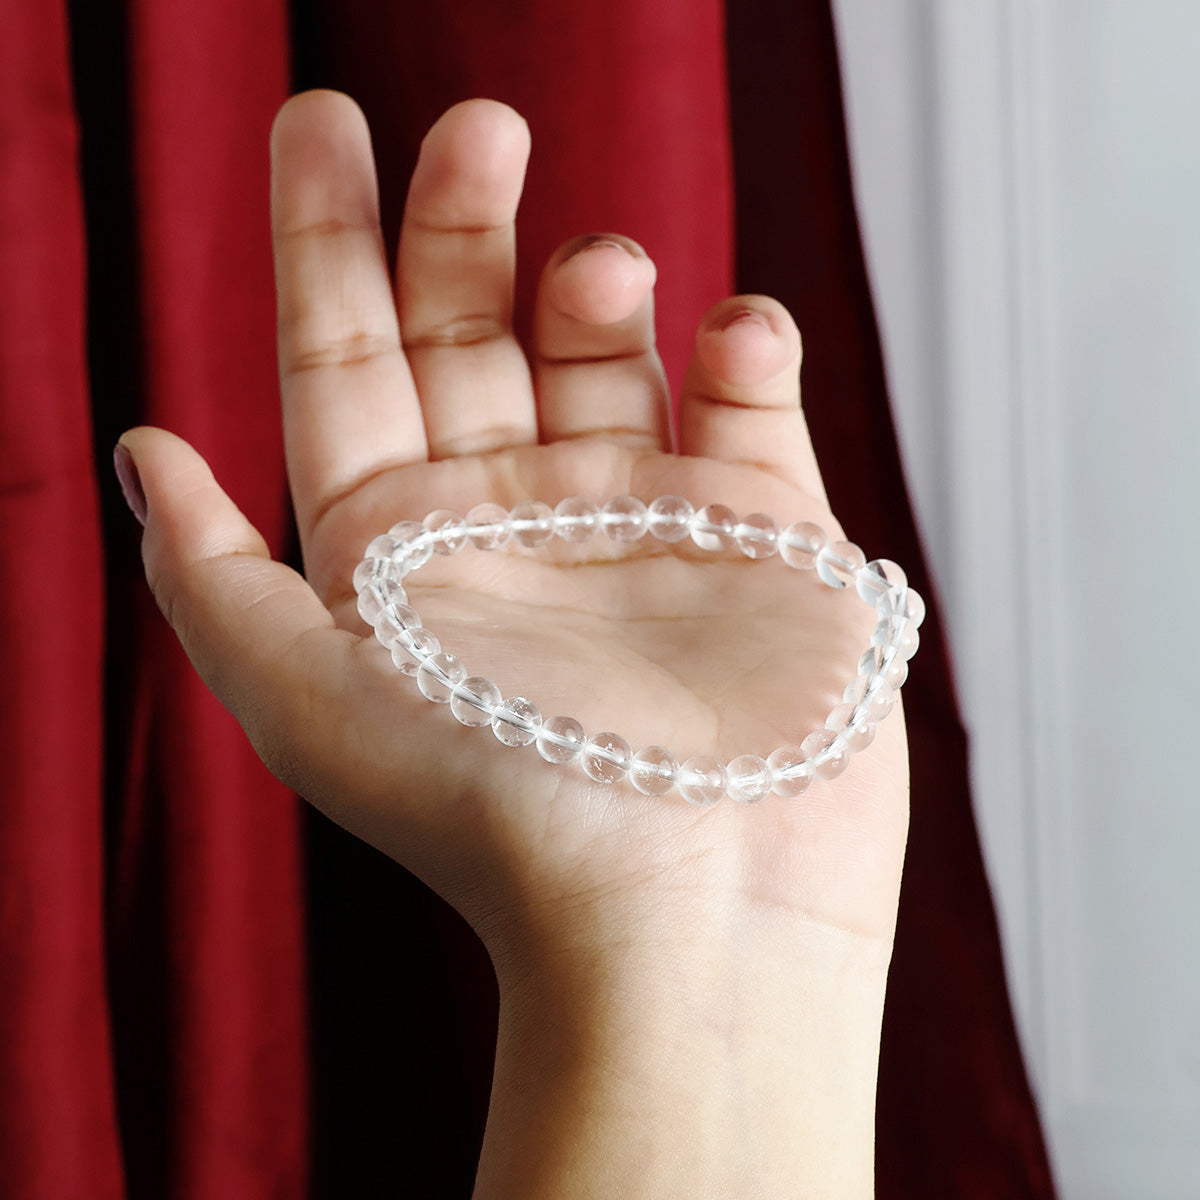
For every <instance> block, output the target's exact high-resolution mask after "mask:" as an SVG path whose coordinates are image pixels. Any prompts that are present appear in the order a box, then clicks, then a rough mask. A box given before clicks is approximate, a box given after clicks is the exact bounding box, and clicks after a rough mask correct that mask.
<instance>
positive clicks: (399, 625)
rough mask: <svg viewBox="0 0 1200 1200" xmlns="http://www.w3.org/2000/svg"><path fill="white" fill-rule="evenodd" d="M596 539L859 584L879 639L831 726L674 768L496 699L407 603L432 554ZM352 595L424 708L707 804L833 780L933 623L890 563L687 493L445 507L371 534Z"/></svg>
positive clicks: (563, 760)
mask: <svg viewBox="0 0 1200 1200" xmlns="http://www.w3.org/2000/svg"><path fill="white" fill-rule="evenodd" d="M600 532H603V533H604V534H606V535H607V536H608V537H610V538H611V539H612V540H613V541H616V542H633V541H637V540H638V539H639V538H642V537H646V536H650V537H654V538H655V539H657V540H658V541H661V542H664V543H667V544H673V543H677V542H682V541H684V540H687V539H690V540H691V541H692V543H693V544H695V545H696V546H697V547H699V548H700V549H701V550H709V551H719V550H727V549H729V548H731V547H735V546H736V547H737V549H738V550H740V551H741V553H742V554H744V555H745V556H746V557H747V558H749V559H753V560H759V559H765V558H771V557H773V556H774V555H776V554H778V555H779V556H780V557H781V558H782V559H783V561H784V562H785V563H786V564H787V565H788V566H789V567H792V568H794V569H796V570H801V571H803V570H812V571H813V572H814V573H815V575H816V576H817V578H818V579H819V580H820V581H821V583H823V584H824V585H825V586H826V587H829V588H833V589H844V588H847V587H849V586H850V585H851V584H853V585H854V587H855V590H856V591H857V592H858V594H859V596H861V597H862V599H863V600H864V601H865V602H866V603H868V604H870V605H871V606H872V607H873V608H874V609H875V616H876V624H875V629H874V631H873V633H872V635H871V644H870V646H869V647H868V648H867V650H866V651H865V652H864V653H863V656H862V658H861V659H860V660H859V664H858V674H857V675H856V676H855V678H854V680H853V682H852V683H851V684H850V685H849V686H848V687H847V688H846V690H845V693H844V694H843V696H842V703H840V704H839V705H838V706H837V707H836V708H834V709H833V711H832V712H831V713H830V714H829V716H828V717H827V718H826V721H825V725H824V727H823V728H821V729H815V730H813V731H812V732H811V733H810V734H809V735H808V736H807V737H806V738H804V740H803V741H801V742H800V743H799V744H798V745H789V746H780V747H778V748H777V749H776V750H773V751H772V752H771V753H770V754H768V755H767V756H766V757H765V758H761V757H759V756H758V755H756V754H741V755H738V756H736V757H735V758H733V759H731V760H730V761H729V762H727V763H722V762H720V761H718V760H717V759H715V758H712V757H710V756H708V755H696V756H695V757H693V758H689V759H687V760H686V761H685V762H682V763H680V762H679V761H678V760H677V759H676V758H675V756H674V755H672V754H671V752H670V751H669V750H666V749H665V748H664V747H662V746H645V747H642V748H641V749H640V750H638V751H637V752H636V753H635V752H634V751H633V750H632V748H631V747H630V745H629V743H628V742H627V741H626V740H625V739H624V738H622V737H621V736H619V735H618V734H615V733H609V732H604V733H597V734H595V735H593V736H591V737H589V736H588V735H587V734H586V733H585V731H584V729H583V726H582V725H580V723H579V722H578V721H576V720H575V718H574V717H565V716H556V717H550V718H548V719H545V720H543V718H542V715H541V713H540V712H539V711H538V708H537V706H536V705H535V704H534V703H533V702H532V701H530V700H527V699H526V698H525V697H524V696H509V697H505V696H502V695H501V693H500V689H499V688H498V687H497V686H496V685H495V684H494V683H492V682H491V681H490V680H488V679H484V678H483V677H482V676H478V675H471V674H470V673H469V672H468V670H467V668H466V666H465V665H464V664H463V663H462V662H461V661H460V660H459V659H458V658H456V657H455V656H454V655H453V654H450V653H448V652H446V651H445V650H443V649H442V646H441V643H440V642H439V641H438V639H437V637H436V636H434V635H433V634H432V633H430V631H429V630H428V629H426V628H425V627H424V625H423V623H422V621H421V617H420V615H419V614H418V613H417V611H416V610H415V609H414V608H413V607H412V606H411V605H410V604H409V602H408V593H407V591H406V590H405V586H404V582H405V580H406V579H407V577H408V575H409V574H410V573H411V572H413V571H417V570H419V569H420V568H421V567H423V566H424V565H425V564H426V563H428V562H429V561H430V559H432V558H433V556H434V555H446V554H456V553H457V552H458V551H460V550H462V549H463V548H464V547H465V546H467V545H471V546H474V547H476V548H477V549H480V550H497V549H500V548H501V547H502V546H504V545H506V544H507V543H508V542H509V541H515V542H517V543H518V544H519V545H521V546H525V547H538V546H545V545H546V544H548V543H549V542H550V541H551V540H552V539H553V538H555V537H557V538H560V539H561V540H563V541H565V542H570V543H580V542H584V541H587V540H588V539H589V538H591V537H594V536H596V535H597V534H598V533H600ZM354 590H355V591H356V592H357V593H358V611H359V613H360V615H361V616H362V618H363V620H364V621H366V622H367V624H368V625H370V626H371V627H372V628H373V629H374V631H375V636H376V637H377V638H378V639H379V641H380V643H381V644H382V645H383V646H384V647H385V648H386V649H387V650H389V651H390V652H391V655H392V661H393V662H394V663H395V664H396V666H397V667H398V668H399V669H400V670H401V671H402V672H403V673H404V674H405V675H410V676H415V678H416V681H417V687H418V688H419V689H420V691H421V694H422V695H423V696H425V697H426V699H428V700H431V701H433V702H434V703H437V704H447V705H448V706H449V708H450V711H451V713H452V714H453V715H454V717H455V719H456V720H458V721H459V722H460V723H461V724H463V725H466V726H471V727H479V728H482V727H483V726H489V727H490V728H491V730H492V732H493V733H494V734H495V736H496V738H497V740H498V741H500V742H502V743H503V744H504V745H506V746H529V745H533V746H534V747H535V748H536V749H537V752H538V753H539V754H540V755H541V756H542V758H544V759H545V760H546V761H547V762H549V763H553V764H556V765H567V764H569V763H578V764H579V765H580V766H581V767H582V769H583V770H584V772H585V773H586V774H587V775H588V777H589V778H591V779H593V780H595V781H596V782H598V783H609V784H616V783H621V782H622V781H625V780H628V781H629V782H630V783H632V784H633V786H634V787H635V788H637V790H638V791H640V792H642V793H643V794H645V795H650V796H658V795H665V794H666V793H667V792H670V791H671V790H672V789H674V790H676V791H678V792H679V793H680V795H682V796H683V798H684V799H685V800H687V801H689V802H690V803H692V804H696V805H701V806H708V805H711V804H715V803H716V802H717V801H718V800H720V799H721V798H722V797H723V796H726V795H728V796H730V797H731V798H732V799H733V800H735V801H737V802H739V803H743V804H752V803H754V802H756V801H758V800H762V799H763V798H764V797H765V796H767V795H770V794H772V793H773V794H775V795H778V796H799V795H800V794H801V793H802V792H804V791H805V790H806V789H807V788H808V787H809V785H810V784H811V783H812V781H813V780H814V779H824V780H828V779H835V778H837V776H838V775H840V774H841V773H842V772H843V771H844V770H845V769H846V764H847V763H848V761H849V759H850V757H851V755H853V754H857V753H858V752H859V751H861V750H865V749H866V748H867V747H868V746H869V745H870V744H871V742H872V740H873V739H874V737H875V729H876V726H877V725H878V724H879V722H880V721H882V720H883V719H884V718H885V717H886V716H887V715H888V713H889V712H891V710H892V707H893V705H894V703H895V698H896V693H897V692H898V691H899V690H900V688H901V687H902V686H903V684H904V682H905V680H906V679H907V677H908V660H909V659H910V658H912V656H913V655H914V654H915V653H916V650H917V645H918V643H919V640H920V639H919V636H918V633H917V629H918V627H919V626H920V624H921V622H922V620H924V617H925V603H924V601H923V600H922V599H921V597H920V596H919V595H918V594H917V593H916V592H915V591H913V589H912V588H910V587H909V586H908V580H907V578H906V576H905V574H904V572H903V571H902V570H901V569H900V567H898V566H897V565H896V564H895V563H894V562H892V561H890V560H889V559H883V558H880V559H873V560H872V561H870V562H867V561H866V557H865V555H864V554H863V552H862V551H861V550H860V549H859V548H858V547H857V546H856V545H855V544H854V543H853V542H846V541H830V539H829V537H828V535H827V534H826V532H825V530H823V529H822V528H821V527H820V526H819V525H814V524H813V523H812V522H809V521H798V522H796V523H795V524H792V525H788V526H786V527H781V526H780V525H779V524H778V522H776V521H775V520H774V518H772V517H769V516H768V515H767V514H766V513H752V514H751V515H750V516H748V517H742V518H738V517H737V516H736V515H735V514H734V513H733V512H732V511H731V510H730V509H728V508H726V507H725V506H724V505H723V504H710V505H708V506H707V507H705V508H701V509H699V510H697V509H695V508H693V506H692V505H691V503H690V502H689V501H687V500H685V499H684V498H683V497H682V496H660V497H659V498H658V499H657V500H655V501H654V502H653V503H651V504H649V505H646V504H644V503H643V502H642V501H641V500H639V499H637V498H636V497H634V496H617V497H616V498H615V499H613V500H610V501H609V502H608V503H607V504H605V505H604V506H603V507H600V506H598V505H596V504H595V503H593V502H592V501H591V500H588V499H586V498H584V497H582V496H572V497H569V498H568V499H566V500H563V501H562V502H561V503H559V504H558V505H557V507H555V508H553V509H552V508H550V506H549V505H547V504H543V503H542V502H541V501H538V500H526V501H524V502H522V503H521V504H518V505H517V506H516V507H515V508H514V509H512V511H511V512H510V511H507V510H506V509H504V508H502V507H501V506H500V505H498V504H492V503H485V504H478V505H476V506H475V507H474V508H473V509H471V511H470V512H468V513H467V515H466V516H465V517H462V516H459V515H458V514H457V513H455V512H452V511H450V510H449V509H438V510H437V511H435V512H432V513H430V514H429V516H427V517H426V518H425V520H424V521H401V522H400V523H399V524H398V525H394V526H392V528H391V529H389V530H388V532H387V533H385V534H383V535H381V536H380V537H377V538H375V540H374V541H372V542H371V543H370V545H369V546H368V547H367V549H366V554H365V556H364V558H363V560H362V562H360V563H359V565H358V567H357V568H356V569H355V571H354Z"/></svg>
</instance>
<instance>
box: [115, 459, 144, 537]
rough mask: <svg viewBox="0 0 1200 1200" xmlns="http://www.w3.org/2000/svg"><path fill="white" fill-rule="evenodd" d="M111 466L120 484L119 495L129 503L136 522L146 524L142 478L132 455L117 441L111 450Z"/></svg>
mask: <svg viewBox="0 0 1200 1200" xmlns="http://www.w3.org/2000/svg"><path fill="white" fill-rule="evenodd" d="M113 467H114V468H115V469H116V472H117V482H118V483H120V485H121V495H122V496H124V497H125V503H126V504H128V505H129V511H130V512H131V513H133V515H134V516H135V517H137V519H138V522H139V523H140V524H142V525H145V524H146V513H147V508H146V493H145V492H144V491H142V480H141V477H140V476H139V475H138V469H137V464H136V463H135V462H134V461H133V455H132V454H130V453H129V451H128V450H127V449H126V448H125V447H124V446H123V445H122V444H121V443H120V442H118V443H117V445H116V448H115V449H114V450H113Z"/></svg>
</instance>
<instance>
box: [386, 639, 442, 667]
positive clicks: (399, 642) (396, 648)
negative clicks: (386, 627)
mask: <svg viewBox="0 0 1200 1200" xmlns="http://www.w3.org/2000/svg"><path fill="white" fill-rule="evenodd" d="M441 649H442V644H441V642H439V641H438V640H437V638H435V637H434V636H433V634H432V633H430V632H429V630H428V629H409V630H406V631H405V632H404V634H402V635H401V636H400V637H398V638H397V639H396V640H395V641H394V642H393V643H392V662H394V663H395V664H396V667H397V668H398V669H399V671H400V672H401V674H403V675H409V676H411V675H415V674H416V673H417V670H418V668H419V667H420V666H421V664H422V663H423V662H424V661H425V660H426V659H427V658H432V657H433V656H434V655H435V654H437V653H439V652H440V651H441Z"/></svg>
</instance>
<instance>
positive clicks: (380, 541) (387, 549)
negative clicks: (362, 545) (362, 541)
mask: <svg viewBox="0 0 1200 1200" xmlns="http://www.w3.org/2000/svg"><path fill="white" fill-rule="evenodd" d="M403 545H404V543H403V542H402V541H401V540H400V539H399V538H394V537H392V535H391V534H390V533H381V534H380V535H379V536H378V537H377V538H372V540H371V541H370V543H368V545H367V548H366V550H364V551H363V558H367V559H370V558H375V559H379V560H381V561H382V562H390V561H391V560H392V559H393V558H394V557H395V555H396V551H397V550H399V549H400V548H401V547H402V546H403Z"/></svg>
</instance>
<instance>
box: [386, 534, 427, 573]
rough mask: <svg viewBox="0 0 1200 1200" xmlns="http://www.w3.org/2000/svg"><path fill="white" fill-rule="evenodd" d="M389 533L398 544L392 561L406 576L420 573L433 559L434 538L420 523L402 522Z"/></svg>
mask: <svg viewBox="0 0 1200 1200" xmlns="http://www.w3.org/2000/svg"><path fill="white" fill-rule="evenodd" d="M388 533H389V534H391V536H392V537H394V538H395V539H396V541H397V543H398V545H397V547H396V549H395V551H394V552H393V554H392V561H393V562H395V563H396V565H397V567H398V568H399V569H400V570H401V571H402V572H404V573H405V574H407V573H408V572H409V571H419V570H420V569H421V568H422V567H423V566H424V565H425V564H426V563H427V562H428V561H429V560H430V559H431V558H432V557H433V538H432V537H430V536H429V532H428V530H426V528H425V526H424V525H422V524H421V522H420V521H401V522H400V523H399V524H398V525H393V526H392V527H391V529H389V530H388Z"/></svg>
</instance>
